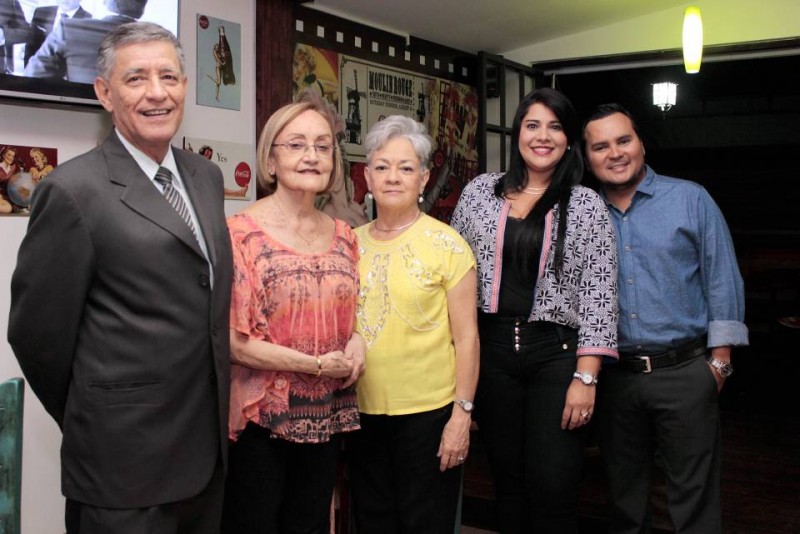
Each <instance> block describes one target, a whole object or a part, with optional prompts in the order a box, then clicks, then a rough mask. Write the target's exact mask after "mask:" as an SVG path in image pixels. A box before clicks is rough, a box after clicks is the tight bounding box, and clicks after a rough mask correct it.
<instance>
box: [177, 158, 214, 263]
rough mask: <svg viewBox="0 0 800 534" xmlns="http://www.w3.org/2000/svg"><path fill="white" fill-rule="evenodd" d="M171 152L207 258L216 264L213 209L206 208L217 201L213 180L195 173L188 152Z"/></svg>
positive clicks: (195, 169) (195, 168)
mask: <svg viewBox="0 0 800 534" xmlns="http://www.w3.org/2000/svg"><path fill="white" fill-rule="evenodd" d="M172 152H173V154H174V156H175V163H176V164H177V165H178V171H179V172H180V173H181V178H182V179H183V185H184V187H185V188H186V193H187V194H188V195H189V200H191V202H192V206H193V207H194V213H195V215H196V216H197V221H198V223H200V229H201V230H202V231H203V237H205V241H206V249H208V257H209V260H210V261H211V265H216V263H217V250H216V247H215V242H216V239H215V236H214V229H215V228H216V227H217V225H216V224H215V223H216V221H215V220H214V216H215V210H211V209H207V208H206V206H207V205H208V203H210V202H219V200H217V198H218V197H217V196H216V195H214V191H213V189H212V183H213V182H212V180H210V179H209V177H207V176H199V175H198V174H197V167H195V166H194V165H193V164H192V161H191V158H189V157H187V156H188V154H184V153H183V151H182V150H173V151H172Z"/></svg>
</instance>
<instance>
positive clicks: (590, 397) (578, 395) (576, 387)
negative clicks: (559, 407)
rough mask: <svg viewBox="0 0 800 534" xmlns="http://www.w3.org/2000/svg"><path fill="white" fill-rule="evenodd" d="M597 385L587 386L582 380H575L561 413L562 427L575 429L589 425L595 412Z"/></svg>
mask: <svg viewBox="0 0 800 534" xmlns="http://www.w3.org/2000/svg"><path fill="white" fill-rule="evenodd" d="M596 392H597V386H593V385H592V386H587V385H586V384H583V383H582V382H581V381H580V380H573V381H572V383H571V384H570V385H569V388H568V389H567V402H566V403H565V404H564V412H563V413H562V414H561V429H562V430H567V429H569V430H574V429H576V428H580V427H582V426H584V425H588V424H589V421H591V420H592V414H593V413H594V400H595V394H596Z"/></svg>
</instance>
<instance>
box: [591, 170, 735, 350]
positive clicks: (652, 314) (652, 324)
mask: <svg viewBox="0 0 800 534" xmlns="http://www.w3.org/2000/svg"><path fill="white" fill-rule="evenodd" d="M603 198H604V199H605V195H603ZM606 203H607V205H608V208H609V213H610V214H611V220H612V221H613V223H614V230H615V232H616V235H617V250H618V262H619V264H618V265H619V284H618V298H619V310H620V317H619V350H620V352H645V353H647V352H651V353H652V352H661V351H664V350H669V349H673V348H676V347H679V346H681V345H683V344H685V343H687V342H689V341H691V340H693V339H695V338H698V337H700V336H703V335H706V334H707V335H708V346H709V347H719V346H726V345H747V344H748V339H747V327H746V326H745V325H744V322H743V321H744V284H743V282H742V277H741V275H740V274H739V267H738V265H737V263H736V255H735V253H734V250H733V241H732V240H731V236H730V232H729V231H728V226H727V224H726V223H725V219H724V217H723V216H722V212H721V211H720V210H719V207H717V205H716V203H715V202H714V201H713V200H712V198H711V196H710V195H709V194H708V192H707V191H706V190H705V189H704V188H703V187H702V186H700V185H699V184H696V183H694V182H689V181H687V180H680V179H677V178H672V177H669V176H661V175H658V174H656V173H655V172H654V171H653V169H651V168H650V167H647V175H646V176H645V178H644V180H642V183H640V184H639V187H638V188H637V190H636V193H635V194H634V197H633V200H632V202H631V205H630V206H629V207H628V209H627V210H626V211H625V212H624V213H623V212H621V211H620V210H618V209H617V208H615V207H614V206H613V205H612V204H611V203H609V202H608V200H607V199H606Z"/></svg>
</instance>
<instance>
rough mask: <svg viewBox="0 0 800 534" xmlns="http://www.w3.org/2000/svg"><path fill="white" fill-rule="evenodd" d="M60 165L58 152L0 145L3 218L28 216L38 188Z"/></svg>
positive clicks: (51, 149) (33, 147) (1, 211)
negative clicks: (32, 199) (7, 216)
mask: <svg viewBox="0 0 800 534" xmlns="http://www.w3.org/2000/svg"><path fill="white" fill-rule="evenodd" d="M57 164H58V150H57V149H55V148H45V147H38V146H23V145H12V144H7V143H4V142H0V216H2V215H27V214H28V213H30V207H31V197H32V196H33V191H34V190H35V189H36V185H37V184H38V183H39V182H41V181H42V180H44V179H45V177H46V176H47V175H48V174H50V172H51V171H52V170H53V169H54V168H55V167H56V165H57Z"/></svg>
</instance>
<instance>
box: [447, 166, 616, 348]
mask: <svg viewBox="0 0 800 534" xmlns="http://www.w3.org/2000/svg"><path fill="white" fill-rule="evenodd" d="M502 176H503V174H502V173H488V174H482V175H480V176H478V177H476V178H475V179H474V180H472V181H471V182H470V183H469V184H467V186H466V187H465V188H464V191H463V192H462V193H461V198H460V199H459V201H458V205H457V206H456V209H455V213H454V214H453V218H452V221H451V223H450V224H451V226H452V227H453V228H455V229H456V230H457V231H458V232H459V233H460V234H461V235H462V236H463V237H464V239H466V241H467V242H468V243H469V244H470V246H471V247H472V251H473V253H474V254H475V259H476V261H477V263H478V280H479V283H478V301H479V306H480V308H481V310H483V311H484V312H486V313H496V312H497V305H498V300H499V294H500V276H501V274H502V265H503V261H502V257H501V255H500V254H497V251H502V250H503V237H504V235H505V225H506V220H507V217H508V211H509V209H510V207H511V203H510V202H509V201H508V200H504V199H500V198H497V197H496V196H495V194H494V187H495V184H496V183H497V181H498V180H499V179H500V178H501V177H502ZM544 235H545V240H544V243H543V245H542V255H541V258H540V260H539V273H538V279H537V282H536V291H535V295H534V302H533V308H532V309H531V313H530V317H529V318H528V320H529V321H549V322H553V323H557V324H561V325H565V326H569V327H572V328H577V329H578V355H579V356H581V355H588V354H595V355H600V356H609V357H612V358H617V357H618V354H617V247H616V242H615V239H614V227H613V225H612V223H611V219H610V218H609V216H608V211H607V208H606V206H605V203H604V202H603V200H602V199H601V198H600V196H599V195H598V194H597V193H595V192H594V191H592V190H591V189H589V188H586V187H583V186H575V187H574V188H573V189H572V195H571V197H570V201H569V212H568V214H567V232H566V236H565V244H564V266H563V273H562V274H561V277H560V279H557V278H556V273H555V267H554V259H555V258H554V256H555V247H556V243H555V242H556V236H557V235H558V206H557V205H556V206H555V207H554V208H553V209H552V210H550V211H549V212H548V213H547V215H546V216H545V234H544Z"/></svg>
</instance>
